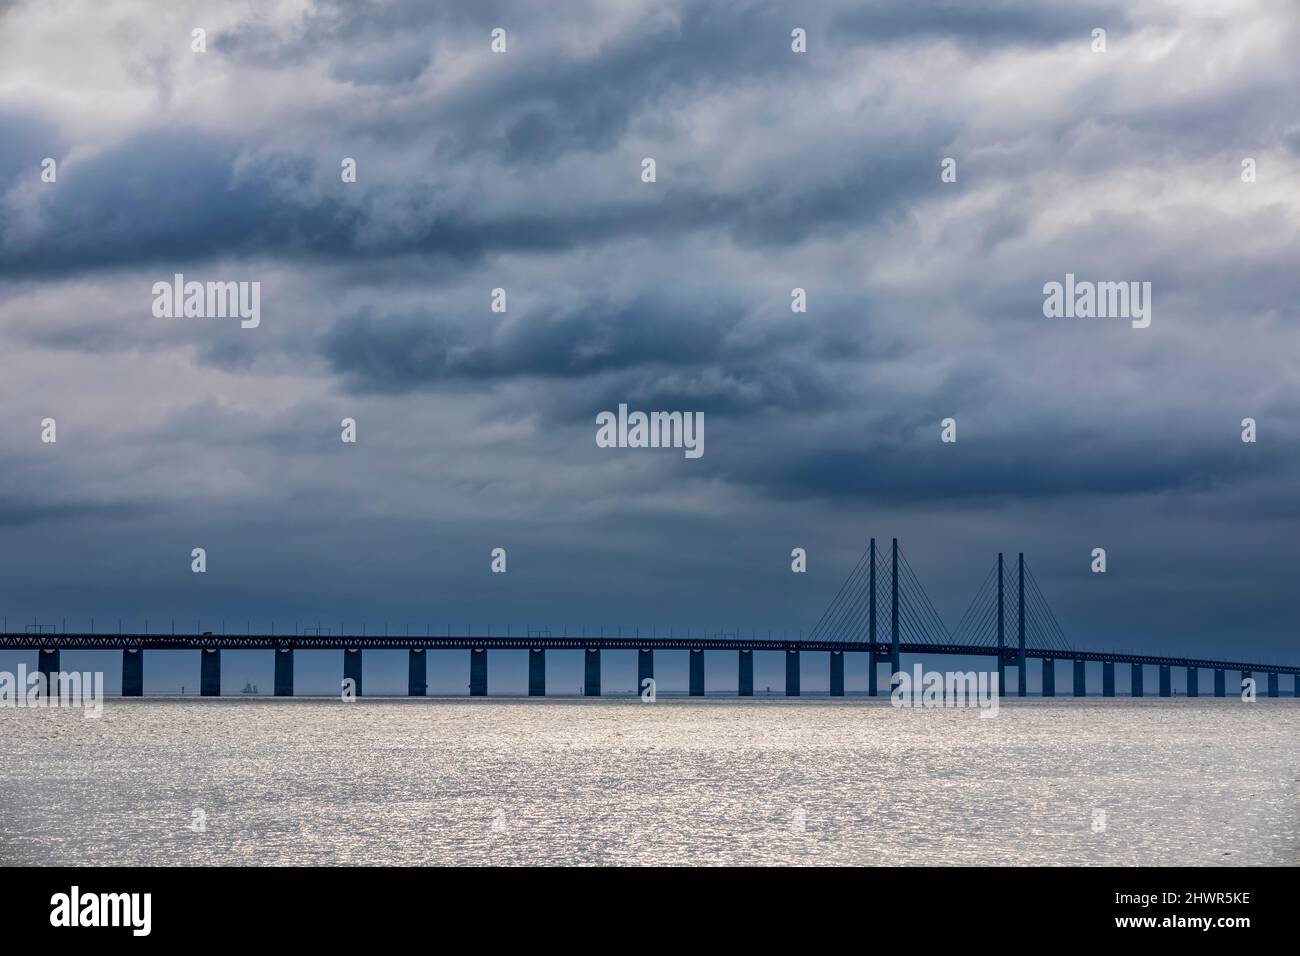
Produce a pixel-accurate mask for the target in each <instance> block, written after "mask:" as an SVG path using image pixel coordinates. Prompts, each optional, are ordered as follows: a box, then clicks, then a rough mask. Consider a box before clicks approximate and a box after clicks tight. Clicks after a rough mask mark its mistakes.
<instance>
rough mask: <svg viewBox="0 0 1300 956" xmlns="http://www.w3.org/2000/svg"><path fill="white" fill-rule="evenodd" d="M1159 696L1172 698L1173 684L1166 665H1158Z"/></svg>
mask: <svg viewBox="0 0 1300 956" xmlns="http://www.w3.org/2000/svg"><path fill="white" fill-rule="evenodd" d="M1160 696H1161V697H1172V696H1174V682H1173V679H1172V677H1171V676H1170V672H1169V665H1168V664H1161V665H1160Z"/></svg>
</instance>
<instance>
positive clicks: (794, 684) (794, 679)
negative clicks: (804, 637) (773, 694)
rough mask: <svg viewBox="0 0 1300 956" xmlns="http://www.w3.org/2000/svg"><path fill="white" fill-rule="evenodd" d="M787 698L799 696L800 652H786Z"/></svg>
mask: <svg viewBox="0 0 1300 956" xmlns="http://www.w3.org/2000/svg"><path fill="white" fill-rule="evenodd" d="M785 696H786V697H798V696H799V652H798V651H786V652H785Z"/></svg>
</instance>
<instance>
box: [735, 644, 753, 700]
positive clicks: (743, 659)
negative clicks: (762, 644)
mask: <svg viewBox="0 0 1300 956" xmlns="http://www.w3.org/2000/svg"><path fill="white" fill-rule="evenodd" d="M739 656H740V664H739V667H740V683H739V688H740V689H739V694H738V696H740V697H753V696H754V652H753V651H741V652H740V655H739Z"/></svg>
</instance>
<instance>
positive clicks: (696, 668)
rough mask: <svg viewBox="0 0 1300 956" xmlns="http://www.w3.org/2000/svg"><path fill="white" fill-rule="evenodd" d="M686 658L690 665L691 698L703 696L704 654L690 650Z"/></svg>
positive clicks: (693, 649)
mask: <svg viewBox="0 0 1300 956" xmlns="http://www.w3.org/2000/svg"><path fill="white" fill-rule="evenodd" d="M687 656H688V657H689V658H690V665H691V691H690V693H691V696H692V697H703V696H704V652H703V651H701V650H697V649H695V648H692V649H691V650H690V651H689V652H688V654H687Z"/></svg>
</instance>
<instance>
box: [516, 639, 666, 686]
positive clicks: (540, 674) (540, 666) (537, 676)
mask: <svg viewBox="0 0 1300 956" xmlns="http://www.w3.org/2000/svg"><path fill="white" fill-rule="evenodd" d="M641 653H642V654H644V653H645V651H642V652H641ZM528 696H529V697H545V696H546V650H545V649H544V648H541V647H531V648H529V649H528Z"/></svg>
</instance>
